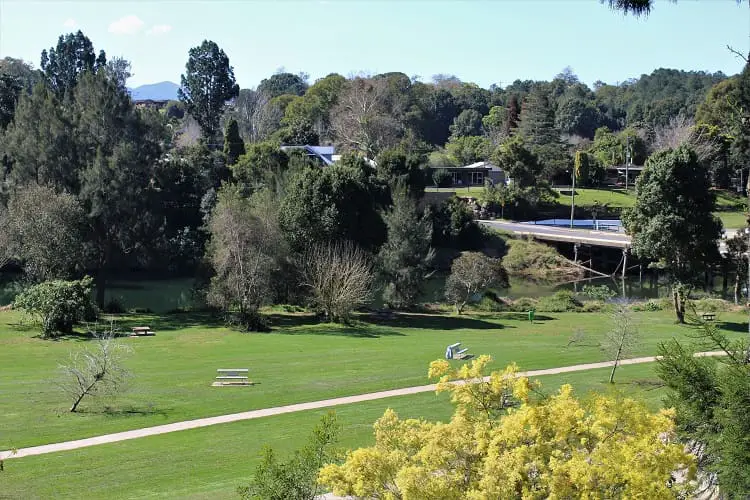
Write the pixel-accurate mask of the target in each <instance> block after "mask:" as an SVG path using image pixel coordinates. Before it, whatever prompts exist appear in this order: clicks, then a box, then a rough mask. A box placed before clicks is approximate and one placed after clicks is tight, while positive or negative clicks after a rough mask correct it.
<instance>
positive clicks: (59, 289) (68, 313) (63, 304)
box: [14, 276, 97, 338]
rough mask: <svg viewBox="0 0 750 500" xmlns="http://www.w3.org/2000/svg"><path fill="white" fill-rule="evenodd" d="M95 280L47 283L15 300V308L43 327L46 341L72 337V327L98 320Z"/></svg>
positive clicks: (37, 286) (35, 286)
mask: <svg viewBox="0 0 750 500" xmlns="http://www.w3.org/2000/svg"><path fill="white" fill-rule="evenodd" d="M93 284H94V280H93V278H91V277H90V276H86V277H85V278H83V279H82V280H78V281H61V280H56V281H45V282H44V283H40V284H38V285H34V286H32V287H31V288H29V289H27V290H26V291H24V292H22V293H21V294H19V295H18V296H17V297H16V300H15V302H14V307H15V308H17V309H22V310H23V311H25V312H26V313H27V314H29V315H31V316H32V317H33V318H35V319H36V320H37V321H38V322H39V323H40V324H41V325H42V336H43V337H44V338H49V337H54V336H55V335H56V334H58V333H71V332H72V331H73V325H75V324H76V323H78V322H79V321H82V320H87V321H89V320H93V319H94V318H96V314H97V310H96V306H95V305H94V302H93V301H92V295H91V290H92V287H93Z"/></svg>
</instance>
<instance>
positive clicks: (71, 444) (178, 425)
mask: <svg viewBox="0 0 750 500" xmlns="http://www.w3.org/2000/svg"><path fill="white" fill-rule="evenodd" d="M723 355H724V352H722V351H712V352H699V353H697V354H696V356H723ZM657 359H658V356H647V357H643V358H632V359H623V360H621V361H620V365H635V364H640V363H651V362H654V361H656V360H657ZM612 365H613V362H612V361H604V362H601V363H586V364H582V365H572V366H562V367H558V368H547V369H544V370H531V371H526V372H519V373H518V375H519V376H525V377H538V376H541V375H557V374H560V373H569V372H579V371H585V370H595V369H597V368H608V367H611V366H612ZM434 390H435V384H430V385H420V386H416V387H404V388H402V389H393V390H390V391H380V392H370V393H367V394H358V395H356V396H345V397H341V398H333V399H323V400H321V401H312V402H309V403H298V404H292V405H287V406H276V407H274V408H264V409H261V410H251V411H245V412H242V413H231V414H229V415H219V416H217V417H206V418H199V419H195V420H185V421H183V422H174V423H171V424H164V425H156V426H153V427H145V428H143V429H134V430H131V431H124V432H117V433H114V434H105V435H103V436H95V437H91V438H85V439H77V440H75V441H64V442H62V443H53V444H45V445H42V446H33V447H30V448H21V449H19V450H16V452H15V454H13V453H12V452H11V450H7V451H0V460H3V459H8V458H22V457H29V456H32V455H43V454H45V453H55V452H58V451H67V450H75V449H78V448H86V447H88V446H95V445H98V444H106V443H116V442H118V441H126V440H129V439H137V438H142V437H147V436H155V435H157V434H166V433H168V432H177V431H184V430H188V429H196V428H198V427H208V426H209V425H216V424H226V423H229V422H239V421H241V420H252V419H255V418H262V417H270V416H273V415H282V414H284V413H294V412H298V411H306V410H316V409H320V408H329V407H332V406H339V405H346V404H351V403H361V402H363V401H373V400H376V399H385V398H391V397H394V396H406V395H409V394H419V393H422V392H431V391H434Z"/></svg>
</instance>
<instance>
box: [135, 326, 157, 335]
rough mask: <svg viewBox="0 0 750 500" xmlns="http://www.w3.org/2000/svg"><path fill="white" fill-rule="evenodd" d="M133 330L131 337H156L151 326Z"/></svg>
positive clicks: (137, 327) (138, 327)
mask: <svg viewBox="0 0 750 500" xmlns="http://www.w3.org/2000/svg"><path fill="white" fill-rule="evenodd" d="M131 330H133V333H132V334H131V335H130V336H131V337H141V336H144V335H156V334H155V333H154V332H152V331H151V327H150V326H134V327H133V328H131Z"/></svg>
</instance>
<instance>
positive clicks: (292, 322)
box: [266, 314, 404, 339]
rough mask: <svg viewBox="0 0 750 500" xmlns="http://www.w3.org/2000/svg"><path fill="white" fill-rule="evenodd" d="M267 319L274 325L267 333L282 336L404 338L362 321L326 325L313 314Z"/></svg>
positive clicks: (274, 316) (396, 332) (394, 332)
mask: <svg viewBox="0 0 750 500" xmlns="http://www.w3.org/2000/svg"><path fill="white" fill-rule="evenodd" d="M266 318H267V319H268V321H269V323H270V324H271V325H272V329H271V331H270V332H267V333H275V334H281V335H328V336H339V337H353V338H364V339H376V338H380V337H403V336H404V334H403V333H401V332H398V331H396V330H394V329H392V328H386V327H378V326H374V325H371V324H368V323H366V322H362V321H355V322H353V323H352V324H350V325H340V324H337V323H325V322H322V321H320V319H319V318H318V317H317V316H315V315H313V314H294V315H288V314H269V315H267V316H266Z"/></svg>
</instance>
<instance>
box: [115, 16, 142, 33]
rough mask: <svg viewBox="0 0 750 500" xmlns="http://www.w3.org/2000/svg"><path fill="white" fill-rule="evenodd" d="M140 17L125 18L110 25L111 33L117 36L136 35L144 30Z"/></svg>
mask: <svg viewBox="0 0 750 500" xmlns="http://www.w3.org/2000/svg"><path fill="white" fill-rule="evenodd" d="M143 24H144V23H143V21H141V20H140V18H138V16H125V17H121V18H120V19H118V20H117V21H115V22H113V23H111V24H110V25H109V32H110V33H114V34H116V35H135V34H136V33H138V32H139V31H140V30H141V28H143Z"/></svg>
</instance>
